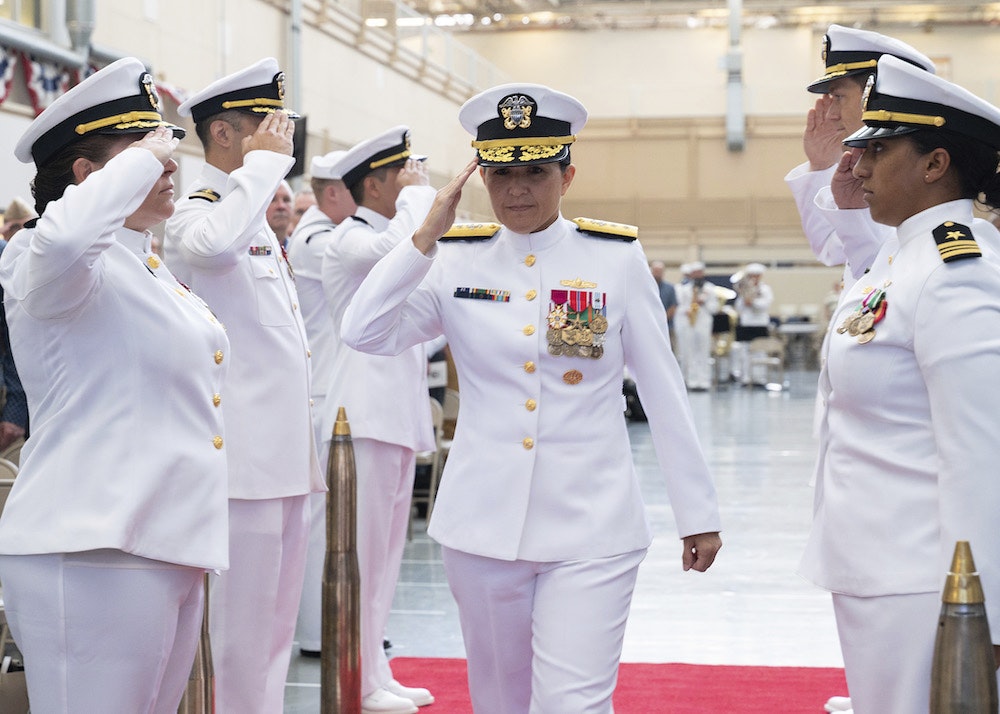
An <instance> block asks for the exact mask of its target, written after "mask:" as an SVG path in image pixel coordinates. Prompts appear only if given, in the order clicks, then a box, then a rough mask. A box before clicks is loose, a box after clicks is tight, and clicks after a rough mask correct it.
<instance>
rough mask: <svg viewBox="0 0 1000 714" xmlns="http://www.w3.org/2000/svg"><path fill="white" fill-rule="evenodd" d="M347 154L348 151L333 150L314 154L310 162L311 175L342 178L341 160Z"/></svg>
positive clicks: (316, 177)
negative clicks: (319, 154)
mask: <svg viewBox="0 0 1000 714" xmlns="http://www.w3.org/2000/svg"><path fill="white" fill-rule="evenodd" d="M346 155H347V152H346V151H331V152H330V153H329V154H323V155H322V156H314V157H313V160H312V162H311V163H310V164H309V175H310V176H312V177H313V178H315V179H341V178H343V176H341V174H340V166H341V164H340V161H341V159H343V158H344V157H345V156H346Z"/></svg>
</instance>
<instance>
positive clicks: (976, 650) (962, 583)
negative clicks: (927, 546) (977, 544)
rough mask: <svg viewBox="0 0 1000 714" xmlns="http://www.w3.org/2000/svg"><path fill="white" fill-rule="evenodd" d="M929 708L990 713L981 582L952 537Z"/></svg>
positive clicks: (941, 712)
mask: <svg viewBox="0 0 1000 714" xmlns="http://www.w3.org/2000/svg"><path fill="white" fill-rule="evenodd" d="M941 600H942V605H941V615H940V617H939V618H938V630H937V638H936V640H935V642H934V660H933V667H932V670H931V706H930V714H996V712H997V680H996V663H995V662H994V658H993V643H992V642H991V640H990V627H989V623H988V621H987V619H986V604H985V601H984V597H983V587H982V584H981V583H980V581H979V573H978V572H976V564H975V562H974V561H973V559H972V548H971V547H970V545H969V542H968V541H958V543H956V544H955V553H954V556H953V557H952V563H951V572H949V573H948V577H947V579H946V580H945V586H944V591H943V593H942V596H941Z"/></svg>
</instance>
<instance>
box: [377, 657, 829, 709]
mask: <svg viewBox="0 0 1000 714" xmlns="http://www.w3.org/2000/svg"><path fill="white" fill-rule="evenodd" d="M392 671H393V674H394V675H395V677H396V679H398V680H399V681H401V682H402V683H403V684H412V685H414V686H421V687H427V688H428V689H430V690H431V691H432V692H433V693H434V697H435V698H436V700H437V701H436V702H435V704H434V705H433V706H431V707H429V708H427V709H421V714H425V713H426V714H470V713H471V712H472V707H471V705H470V704H469V693H468V690H467V687H466V679H465V660H463V659H432V658H426V659H425V658H417V657H394V658H393V659H392ZM846 692H847V684H846V682H845V680H844V670H842V669H827V668H818V667H734V666H728V665H694V664H630V663H629V664H623V665H622V666H621V670H620V672H619V676H618V689H617V690H616V691H615V714H824V712H823V704H824V703H825V702H826V700H827V698H829V697H831V696H833V695H843V694H846Z"/></svg>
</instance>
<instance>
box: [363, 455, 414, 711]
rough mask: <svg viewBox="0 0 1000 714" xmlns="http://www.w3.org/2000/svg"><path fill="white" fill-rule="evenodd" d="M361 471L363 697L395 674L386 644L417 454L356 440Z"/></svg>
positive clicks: (404, 542)
mask: <svg viewBox="0 0 1000 714" xmlns="http://www.w3.org/2000/svg"><path fill="white" fill-rule="evenodd" d="M354 463H355V466H356V468H357V472H358V569H359V570H360V572H361V696H362V697H366V696H368V695H369V694H371V693H372V692H374V691H375V690H376V689H378V688H379V687H382V686H384V685H385V684H387V683H388V682H389V680H391V679H392V670H391V669H390V668H389V658H388V657H387V656H386V654H385V648H383V647H382V639H383V638H384V636H385V627H386V624H387V623H388V622H389V611H390V610H391V609H392V597H393V594H394V593H395V592H396V582H397V581H398V580H399V566H400V563H402V561H403V547H404V546H405V545H406V525H407V523H408V522H409V518H410V502H411V500H412V498H413V477H414V471H415V469H416V453H415V452H414V451H413V449H408V448H406V447H404V446H399V445H397V444H387V443H385V442H382V441H375V440H374V439H354Z"/></svg>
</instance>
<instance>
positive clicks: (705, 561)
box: [681, 533, 722, 573]
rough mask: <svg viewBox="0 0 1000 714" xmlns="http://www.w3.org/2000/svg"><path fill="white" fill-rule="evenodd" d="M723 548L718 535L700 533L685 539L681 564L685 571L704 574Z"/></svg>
mask: <svg viewBox="0 0 1000 714" xmlns="http://www.w3.org/2000/svg"><path fill="white" fill-rule="evenodd" d="M721 547H722V538H720V537H719V534H718V533H699V534H697V535H692V536H688V537H687V538H685V539H684V555H683V557H682V558H681V562H682V564H683V565H684V570H685V571H687V570H697V571H698V572H699V573H704V572H705V571H706V570H708V569H709V568H710V567H712V563H714V562H715V556H716V554H717V553H718V552H719V549H720V548H721Z"/></svg>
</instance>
